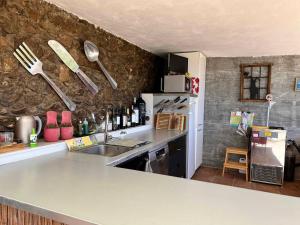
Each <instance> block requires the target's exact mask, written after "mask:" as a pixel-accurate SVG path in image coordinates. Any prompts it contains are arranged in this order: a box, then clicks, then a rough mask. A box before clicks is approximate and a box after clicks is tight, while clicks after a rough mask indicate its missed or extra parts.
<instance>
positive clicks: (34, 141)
mask: <svg viewBox="0 0 300 225" xmlns="http://www.w3.org/2000/svg"><path fill="white" fill-rule="evenodd" d="M29 139H30V144H29V146H30V147H37V134H36V130H35V128H32V130H31V134H30V137H29Z"/></svg>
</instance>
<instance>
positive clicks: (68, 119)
mask: <svg viewBox="0 0 300 225" xmlns="http://www.w3.org/2000/svg"><path fill="white" fill-rule="evenodd" d="M61 116H62V118H61V125H60V134H61V139H62V140H68V139H71V138H73V135H74V127H73V125H72V113H71V112H70V111H63V112H62V114H61Z"/></svg>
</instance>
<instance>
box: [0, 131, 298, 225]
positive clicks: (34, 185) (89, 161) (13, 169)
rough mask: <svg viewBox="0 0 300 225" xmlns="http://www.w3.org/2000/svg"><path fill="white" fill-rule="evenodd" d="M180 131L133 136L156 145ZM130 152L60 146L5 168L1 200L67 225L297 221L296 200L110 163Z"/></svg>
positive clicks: (275, 224) (282, 224) (276, 224)
mask: <svg viewBox="0 0 300 225" xmlns="http://www.w3.org/2000/svg"><path fill="white" fill-rule="evenodd" d="M181 135H183V134H182V133H177V132H174V131H173V132H168V131H158V132H155V131H149V132H142V133H140V134H138V135H134V136H135V137H136V138H142V137H143V138H144V139H147V140H150V141H152V144H150V145H149V146H148V147H149V148H154V147H155V146H158V145H161V144H164V142H167V141H169V140H172V139H174V138H176V137H178V136H181ZM134 151H135V150H134ZM140 151H145V149H144V150H143V149H142V150H140ZM128 154H130V153H126V154H125V155H122V156H120V157H118V158H115V159H113V158H111V159H108V158H105V157H101V156H95V155H88V154H81V153H72V152H66V151H61V152H58V153H53V154H50V155H44V156H40V157H36V158H32V159H27V160H23V161H20V162H16V163H11V164H7V165H2V166H0V203H3V204H9V205H11V206H15V207H17V208H22V209H24V210H27V211H30V212H32V213H36V214H40V215H42V216H46V217H50V218H53V219H56V220H57V221H60V222H64V223H67V224H69V225H77V224H100V225H241V224H243V225H271V224H272V225H286V224H288V223H291V224H298V223H299V210H300V199H299V198H295V197H289V196H281V195H277V194H270V193H265V192H259V191H253V190H247V189H241V188H234V187H229V186H223V185H217V184H211V183H205V182H200V181H192V180H186V179H182V178H175V177H169V176H163V175H158V174H150V173H144V172H139V171H132V170H126V169H121V168H115V167H112V166H107V164H114V163H115V162H116V160H118V161H120V160H123V159H124V158H126V157H128Z"/></svg>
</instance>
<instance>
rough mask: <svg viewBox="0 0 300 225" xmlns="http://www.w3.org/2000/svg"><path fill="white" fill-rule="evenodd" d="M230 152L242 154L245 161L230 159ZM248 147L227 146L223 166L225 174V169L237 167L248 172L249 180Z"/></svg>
mask: <svg viewBox="0 0 300 225" xmlns="http://www.w3.org/2000/svg"><path fill="white" fill-rule="evenodd" d="M229 154H233V155H240V156H244V157H245V159H246V162H245V163H240V162H233V161H230V160H229ZM248 160H249V158H248V149H246V148H235V147H228V148H226V156H225V162H224V166H223V174H222V175H223V176H224V173H225V169H226V168H229V169H237V170H245V172H246V181H248V163H249V162H248Z"/></svg>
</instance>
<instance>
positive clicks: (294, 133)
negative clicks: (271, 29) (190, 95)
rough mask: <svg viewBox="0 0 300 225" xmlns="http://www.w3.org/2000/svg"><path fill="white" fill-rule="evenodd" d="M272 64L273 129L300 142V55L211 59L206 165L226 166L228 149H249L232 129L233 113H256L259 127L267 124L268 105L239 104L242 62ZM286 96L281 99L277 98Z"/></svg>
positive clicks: (207, 81)
mask: <svg viewBox="0 0 300 225" xmlns="http://www.w3.org/2000/svg"><path fill="white" fill-rule="evenodd" d="M262 62H271V63H273V64H274V65H273V67H272V79H271V94H273V96H274V98H275V99H274V101H275V102H277V103H276V104H275V105H274V106H273V108H272V110H271V115H270V125H271V126H281V127H285V128H286V129H287V130H288V137H289V138H295V139H296V140H297V139H298V141H299V142H298V143H300V139H299V138H300V113H299V112H300V92H295V91H294V87H295V78H296V77H300V56H274V57H240V58H208V59H207V73H206V93H205V127H204V155H203V160H204V165H207V166H213V167H222V165H223V162H224V155H225V148H226V147H227V146H237V147H240V146H246V139H245V138H244V137H241V136H239V135H238V134H236V133H235V130H236V129H234V128H230V126H229V119H230V112H231V111H238V110H241V111H251V112H254V113H256V117H255V124H256V125H265V123H266V117H267V103H254V102H248V103H245V102H239V95H240V67H239V65H240V64H242V63H262ZM281 95H283V96H282V97H281V98H277V97H279V96H281Z"/></svg>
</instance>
